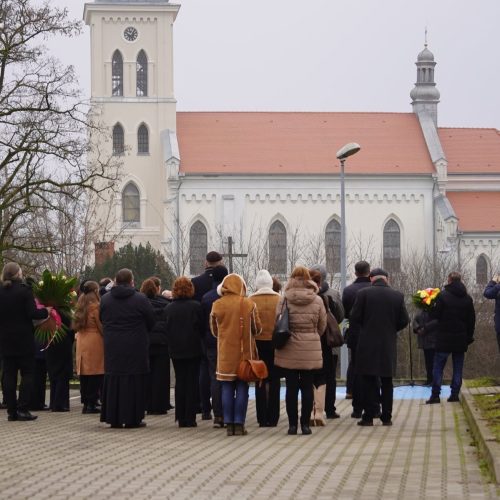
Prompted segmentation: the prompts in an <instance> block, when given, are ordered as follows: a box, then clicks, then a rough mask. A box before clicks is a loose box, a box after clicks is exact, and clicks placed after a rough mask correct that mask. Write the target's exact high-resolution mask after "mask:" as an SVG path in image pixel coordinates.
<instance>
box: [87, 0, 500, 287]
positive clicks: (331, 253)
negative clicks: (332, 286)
mask: <svg viewBox="0 0 500 500" xmlns="http://www.w3.org/2000/svg"><path fill="white" fill-rule="evenodd" d="M179 8H180V6H179V5H176V4H173V3H170V2H168V0H95V1H94V2H92V3H87V4H85V10H84V19H85V22H86V24H87V25H89V26H90V30H91V68H92V69H91V80H92V81H91V99H92V105H93V106H94V108H95V109H97V110H98V112H99V116H100V118H101V120H102V121H103V122H104V123H105V124H106V125H107V126H109V141H107V145H108V147H110V148H112V154H113V155H117V156H120V159H121V160H122V163H123V166H122V176H121V180H120V185H119V186H118V188H117V189H116V193H117V195H115V196H114V197H113V198H112V199H110V200H109V203H108V204H107V205H106V206H105V207H102V210H101V212H102V213H101V218H100V219H99V220H98V221H97V222H98V224H104V222H103V221H104V220H105V219H106V220H110V221H111V227H110V228H107V229H108V232H107V234H108V235H109V234H112V235H114V236H113V240H114V243H115V246H117V247H119V246H121V245H123V244H126V243H127V242H129V241H131V242H133V243H135V244H138V243H140V242H142V243H146V242H150V243H151V244H152V245H153V247H155V248H158V249H160V250H161V251H162V252H163V253H164V254H165V255H166V257H167V259H168V260H169V262H170V264H171V265H172V267H173V269H174V272H175V273H176V274H191V275H193V274H198V273H199V272H200V271H201V270H202V269H203V264H204V256H205V254H206V253H207V250H212V249H216V250H219V251H224V252H226V253H227V251H228V248H227V242H228V241H229V239H230V240H231V241H232V242H233V251H235V252H238V253H243V254H245V255H246V257H244V258H235V270H236V271H239V272H242V274H244V276H245V275H246V276H245V277H247V278H249V279H250V281H251V279H252V273H255V272H256V270H257V269H260V268H267V269H269V271H270V272H271V273H272V274H276V275H280V276H285V275H287V274H288V273H289V272H290V271H291V269H292V267H293V266H294V265H295V264H298V263H302V264H305V265H312V264H314V263H317V262H324V263H326V265H327V269H328V272H329V274H330V277H331V278H332V279H336V277H338V273H339V271H340V220H341V219H340V211H341V210H340V205H341V199H340V196H341V195H340V165H339V161H338V160H337V159H336V152H337V151H338V150H339V149H340V148H341V147H342V146H343V145H344V144H346V143H349V142H357V143H359V144H360V145H361V150H360V151H359V152H358V153H357V154H356V155H354V156H352V157H350V158H348V159H347V160H346V163H345V203H346V228H347V259H348V260H347V264H348V267H349V270H348V273H349V274H350V278H352V265H353V264H354V262H355V261H356V260H359V259H361V258H364V259H367V260H369V261H370V262H371V263H372V264H373V265H381V266H384V267H385V268H387V269H388V270H390V271H391V272H398V271H400V270H401V268H402V267H403V268H404V266H405V262H407V261H408V259H414V258H416V257H418V256H421V257H423V256H426V258H429V259H437V258H441V259H442V258H448V259H451V260H452V261H453V262H454V263H455V265H456V266H457V268H459V269H462V270H464V271H467V272H469V273H470V276H471V277H472V279H473V281H475V282H476V283H478V284H483V283H484V282H486V281H487V280H488V279H489V278H490V275H491V274H492V273H494V272H496V271H497V270H498V268H500V132H499V131H498V130H496V129H491V128H484V129H479V128H450V127H441V126H439V120H438V118H439V113H438V108H439V99H440V94H439V91H438V89H437V87H436V83H435V66H436V61H435V59H434V55H433V54H432V53H431V51H430V50H429V49H428V48H427V44H426V45H425V48H424V49H423V50H422V51H421V52H420V53H419V54H418V56H417V61H416V67H417V72H416V73H417V75H416V77H417V78H416V83H415V86H414V88H413V90H411V93H410V96H411V106H412V108H411V109H409V110H408V112H407V113H383V112H382V113H379V112H366V113H364V112H356V113H345V112H343V113H338V112H310V113H309V112H177V110H176V104H177V101H176V99H175V94H174V75H173V43H174V36H173V26H174V22H175V19H176V17H177V14H178V12H179ZM409 89H410V83H409ZM457 105H458V103H457ZM105 211H108V212H111V214H112V218H111V219H110V218H109V217H105V216H104V215H103V214H104V212H105ZM100 243H101V244H102V243H103V242H100Z"/></svg>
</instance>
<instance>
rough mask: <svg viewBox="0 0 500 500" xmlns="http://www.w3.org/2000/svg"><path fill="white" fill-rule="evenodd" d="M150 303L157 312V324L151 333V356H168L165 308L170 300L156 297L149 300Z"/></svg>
mask: <svg viewBox="0 0 500 500" xmlns="http://www.w3.org/2000/svg"><path fill="white" fill-rule="evenodd" d="M148 300H149V303H150V304H151V305H152V306H153V309H154V312H155V320H156V321H155V324H154V326H153V329H152V330H151V331H150V332H149V354H150V355H152V356H155V355H156V356H158V355H162V354H163V355H165V354H168V344H167V330H166V327H165V308H166V307H167V306H168V305H169V304H170V302H171V301H170V300H168V299H166V298H165V297H162V296H161V295H156V296H154V297H153V298H149V297H148Z"/></svg>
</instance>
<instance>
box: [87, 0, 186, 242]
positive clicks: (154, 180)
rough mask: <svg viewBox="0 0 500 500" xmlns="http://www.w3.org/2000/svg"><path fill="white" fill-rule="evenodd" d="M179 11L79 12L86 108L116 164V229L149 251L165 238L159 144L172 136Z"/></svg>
mask: <svg viewBox="0 0 500 500" xmlns="http://www.w3.org/2000/svg"><path fill="white" fill-rule="evenodd" d="M179 8H180V5H176V4H171V3H169V1H168V0H95V1H94V2H91V3H86V4H85V8H84V20H85V23H86V24H87V25H88V26H90V41H91V42H90V43H91V103H92V107H93V109H94V111H96V113H97V115H98V117H99V120H100V121H101V122H102V123H103V124H104V125H105V126H106V127H107V133H108V137H107V139H108V140H107V141H105V146H106V147H107V148H109V150H110V152H111V153H112V154H113V155H114V156H118V157H120V158H119V159H120V160H121V163H122V170H121V174H122V175H121V178H120V184H119V186H117V196H116V197H115V200H114V202H113V211H114V215H115V217H114V218H115V220H116V224H115V226H116V227H115V229H116V230H117V231H118V232H119V233H120V235H121V236H123V237H124V239H125V240H128V241H132V242H133V243H135V244H138V243H140V242H142V243H146V242H148V241H149V242H150V243H151V244H152V245H153V247H155V248H159V247H160V244H161V240H162V238H163V236H162V233H163V232H164V225H165V222H164V220H163V200H164V199H165V197H166V194H167V193H166V190H167V182H166V175H165V166H164V162H163V150H162V140H161V137H162V134H163V135H164V133H165V131H172V132H175V129H176V99H175V96H174V78H173V25H174V21H175V19H176V17H177V13H178V11H179ZM101 139H102V138H101ZM101 143H102V141H101Z"/></svg>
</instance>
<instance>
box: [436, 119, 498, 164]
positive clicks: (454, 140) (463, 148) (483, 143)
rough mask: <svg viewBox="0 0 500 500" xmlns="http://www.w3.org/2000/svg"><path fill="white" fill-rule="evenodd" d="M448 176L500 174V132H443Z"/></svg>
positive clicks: (441, 136)
mask: <svg viewBox="0 0 500 500" xmlns="http://www.w3.org/2000/svg"><path fill="white" fill-rule="evenodd" d="M439 138H440V140H441V145H442V146H443V150H444V154H445V155H446V159H447V160H448V173H450V174H461V173H479V172H480V173H484V174H486V173H493V174H499V173H500V131H498V130H496V129H494V128H440V129H439Z"/></svg>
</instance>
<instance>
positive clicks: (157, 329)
mask: <svg viewBox="0 0 500 500" xmlns="http://www.w3.org/2000/svg"><path fill="white" fill-rule="evenodd" d="M141 292H142V293H143V294H144V295H145V296H146V297H147V298H148V300H149V302H150V304H151V305H152V306H153V309H154V311H155V318H156V322H155V324H154V326H153V329H152V330H151V331H150V332H149V370H150V372H149V379H148V385H147V389H146V391H147V392H146V409H147V411H148V414H150V415H165V414H166V413H167V411H168V410H170V409H171V408H172V406H171V404H170V356H169V354H168V345H167V332H166V330H165V319H164V312H165V307H167V306H168V304H170V300H168V299H166V298H165V297H163V296H162V295H160V294H161V281H160V279H159V278H156V277H154V278H149V279H147V280H145V281H144V283H143V284H142V286H141Z"/></svg>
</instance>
